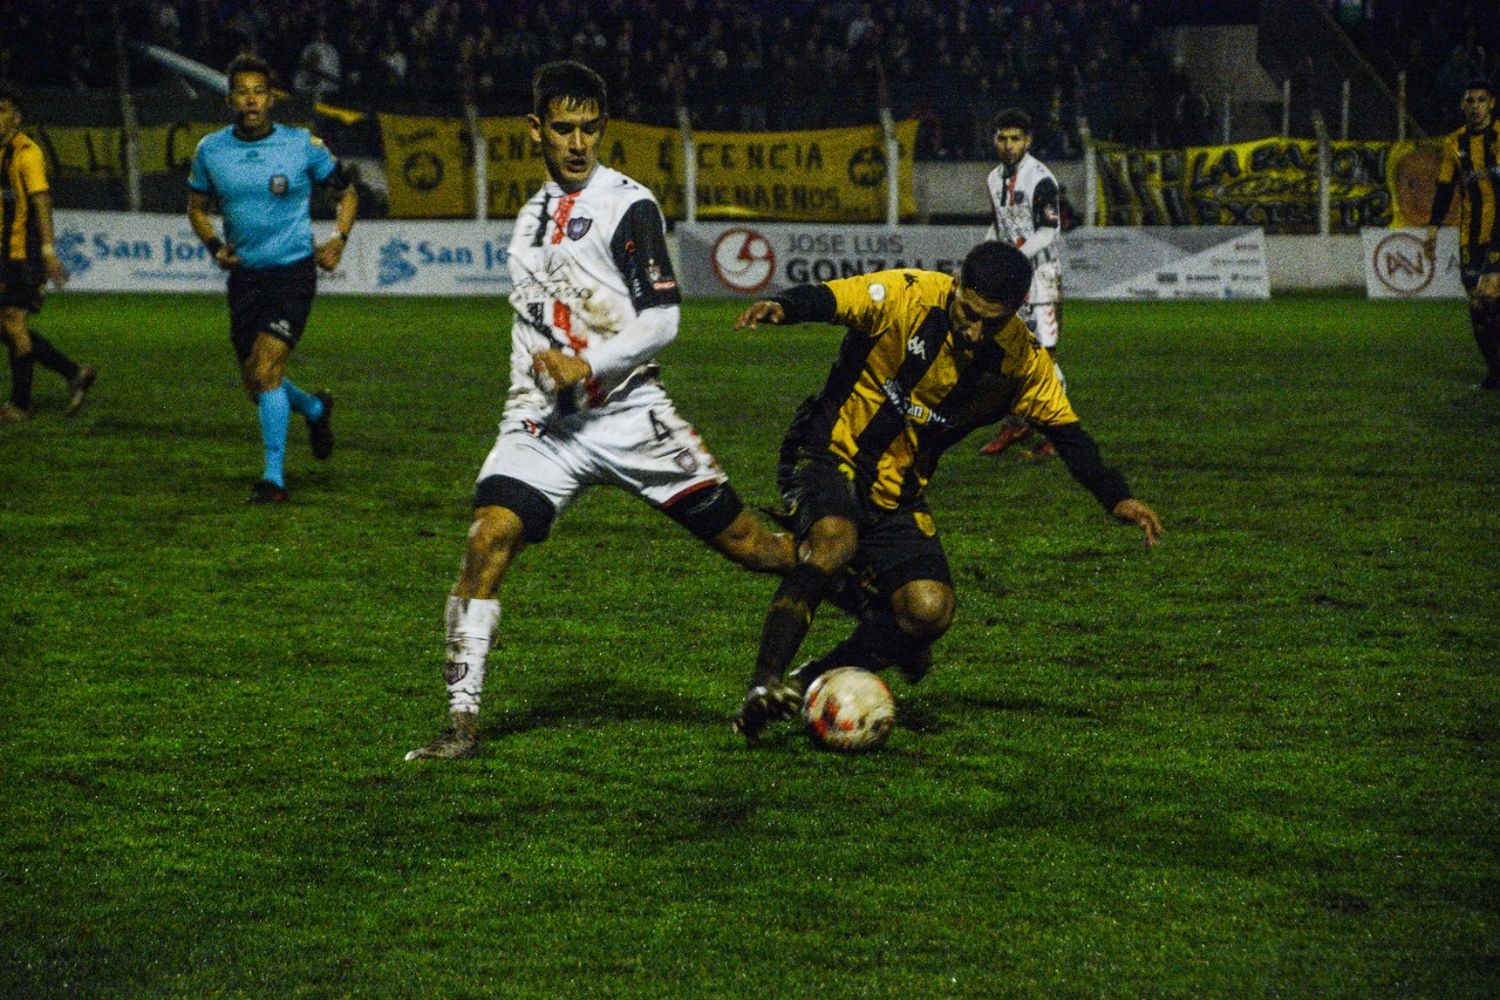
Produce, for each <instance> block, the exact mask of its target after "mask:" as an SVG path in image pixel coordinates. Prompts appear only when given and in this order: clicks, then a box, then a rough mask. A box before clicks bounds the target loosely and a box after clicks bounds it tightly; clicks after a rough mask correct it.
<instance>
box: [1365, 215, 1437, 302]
mask: <svg viewBox="0 0 1500 1000" xmlns="http://www.w3.org/2000/svg"><path fill="white" fill-rule="evenodd" d="M1371 263H1372V264H1373V265H1374V268H1375V277H1376V278H1377V279H1378V280H1379V281H1380V283H1381V284H1382V285H1384V286H1385V287H1386V288H1387V289H1388V290H1389V291H1390V292H1391V293H1392V294H1395V295H1417V294H1419V293H1421V292H1422V290H1423V289H1425V288H1426V287H1427V286H1428V285H1430V284H1432V276H1433V275H1434V274H1435V273H1436V271H1437V268H1436V267H1435V266H1434V264H1433V262H1432V261H1430V260H1428V259H1427V254H1425V253H1424V252H1423V251H1422V241H1421V239H1419V238H1418V237H1417V236H1415V235H1413V234H1412V233H1408V232H1404V231H1399V230H1398V231H1397V232H1394V233H1391V234H1390V235H1389V236H1386V237H1385V238H1384V239H1382V240H1381V241H1380V242H1379V243H1377V244H1375V253H1374V259H1373V260H1372V261H1371Z"/></svg>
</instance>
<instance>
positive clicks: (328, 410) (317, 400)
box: [281, 374, 333, 462]
mask: <svg viewBox="0 0 1500 1000" xmlns="http://www.w3.org/2000/svg"><path fill="white" fill-rule="evenodd" d="M281 387H282V388H283V389H284V390H286V399H287V405H288V406H290V407H291V410H292V412H293V413H295V414H297V415H298V416H300V417H301V418H302V419H303V420H305V421H307V436H308V441H309V443H310V444H311V445H312V453H313V458H316V459H317V460H318V461H320V462H321V461H323V460H325V459H327V458H328V456H329V455H331V454H333V395H332V393H328V392H316V393H313V392H307V391H305V390H304V389H302V388H300V387H298V386H297V385H296V384H294V383H293V382H292V380H291V379H289V378H287V377H286V375H285V374H283V375H282V376H281Z"/></svg>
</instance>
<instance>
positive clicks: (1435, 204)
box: [1422, 139, 1458, 260]
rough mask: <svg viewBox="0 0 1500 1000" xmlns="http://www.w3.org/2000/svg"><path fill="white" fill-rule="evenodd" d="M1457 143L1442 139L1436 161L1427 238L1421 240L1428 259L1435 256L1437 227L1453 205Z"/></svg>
mask: <svg viewBox="0 0 1500 1000" xmlns="http://www.w3.org/2000/svg"><path fill="white" fill-rule="evenodd" d="M1457 177H1458V143H1457V142H1455V141H1453V140H1451V139H1444V140H1443V156H1442V159H1441V160H1439V161H1438V172H1437V186H1436V187H1435V188H1434V189H1433V192H1432V214H1430V215H1429V216H1428V217H1427V218H1428V223H1427V238H1426V239H1425V240H1423V241H1422V251H1423V252H1424V253H1425V254H1426V255H1427V259H1428V260H1434V259H1436V257H1437V237H1438V227H1439V226H1441V225H1442V224H1443V220H1444V219H1446V218H1448V209H1449V208H1450V207H1452V205H1453V193H1454V191H1455V190H1456V188H1457Z"/></svg>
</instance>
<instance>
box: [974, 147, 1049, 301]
mask: <svg viewBox="0 0 1500 1000" xmlns="http://www.w3.org/2000/svg"><path fill="white" fill-rule="evenodd" d="M987 184H988V187H989V193H990V207H991V208H992V209H993V210H994V216H995V221H994V224H993V225H991V226H990V230H989V234H988V236H989V238H990V239H997V240H1003V241H1005V242H1007V243H1012V244H1014V245H1015V246H1018V247H1020V248H1021V250H1022V252H1023V253H1024V252H1026V244H1027V243H1028V242H1030V241H1031V240H1032V239H1034V238H1035V236H1036V234H1037V231H1038V230H1039V229H1042V228H1044V227H1048V226H1050V227H1052V228H1054V229H1057V228H1059V227H1060V226H1061V225H1062V213H1061V210H1060V207H1059V194H1058V187H1057V178H1056V177H1054V176H1053V175H1052V171H1051V170H1048V169H1047V167H1046V166H1045V165H1044V164H1043V163H1042V161H1041V160H1038V159H1037V158H1036V157H1034V156H1032V155H1031V154H1030V153H1027V154H1025V155H1024V156H1022V157H1021V160H1020V162H1019V163H1017V164H1016V169H1015V170H1013V171H1007V170H1006V169H1005V165H1004V164H1003V163H1002V164H1001V165H1000V166H998V167H996V168H995V169H994V170H991V171H990V175H989V179H988V181H987ZM1058 249H1059V248H1058V245H1057V240H1056V238H1054V239H1053V240H1052V242H1051V243H1050V245H1048V246H1046V247H1044V248H1043V249H1042V250H1041V251H1040V252H1038V253H1036V254H1035V255H1033V254H1031V253H1027V254H1026V255H1027V256H1028V257H1031V264H1032V267H1033V268H1034V269H1035V270H1034V272H1033V274H1032V279H1031V294H1030V295H1028V296H1027V302H1028V303H1029V304H1031V305H1036V304H1040V303H1046V302H1057V301H1060V300H1061V299H1062V267H1061V264H1060V258H1059V255H1058Z"/></svg>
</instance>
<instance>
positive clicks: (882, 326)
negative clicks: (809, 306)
mask: <svg viewBox="0 0 1500 1000" xmlns="http://www.w3.org/2000/svg"><path fill="white" fill-rule="evenodd" d="M825 287H826V288H828V290H829V291H831V292H833V300H834V309H835V313H836V316H837V319H836V322H838V323H842V324H843V325H845V326H847V327H848V328H849V329H851V330H857V331H859V332H860V333H863V334H866V335H867V336H871V337H878V336H880V335H882V334H884V333H888V332H891V331H902V332H908V333H909V332H910V331H912V330H914V329H916V327H917V326H918V325H919V324H921V323H922V321H923V320H925V319H926V318H927V314H928V313H929V312H931V311H932V310H933V309H934V308H937V309H946V308H947V305H948V296H949V295H951V294H952V293H953V278H952V276H951V275H946V274H939V273H937V272H936V271H914V270H904V271H876V272H874V273H873V274H860V275H855V276H854V277H852V278H839V279H837V280H835V281H829V282H825Z"/></svg>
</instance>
